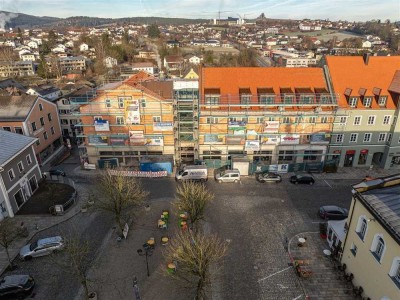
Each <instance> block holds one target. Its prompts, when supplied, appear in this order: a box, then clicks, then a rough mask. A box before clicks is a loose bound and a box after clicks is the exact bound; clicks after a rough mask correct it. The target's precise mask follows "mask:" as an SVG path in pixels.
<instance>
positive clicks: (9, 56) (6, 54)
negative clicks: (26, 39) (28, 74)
mask: <svg viewBox="0 0 400 300" xmlns="http://www.w3.org/2000/svg"><path fill="white" fill-rule="evenodd" d="M18 60H19V57H18V55H17V53H16V52H14V49H13V48H12V47H9V46H1V47H0V61H5V62H7V63H8V64H12V63H14V62H16V61H18Z"/></svg>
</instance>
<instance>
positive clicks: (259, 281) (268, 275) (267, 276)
mask: <svg viewBox="0 0 400 300" xmlns="http://www.w3.org/2000/svg"><path fill="white" fill-rule="evenodd" d="M291 268H292V266H290V267H287V268H285V269H283V270H280V271H278V272H275V273H273V274H271V275H268V276H267V277H264V278H261V279H259V280H258V282H261V281H263V280H265V279H268V278H270V277H272V276H275V275H277V274H279V273H282V272H284V271H286V270H289V269H291Z"/></svg>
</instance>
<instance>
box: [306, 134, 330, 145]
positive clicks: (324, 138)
mask: <svg viewBox="0 0 400 300" xmlns="http://www.w3.org/2000/svg"><path fill="white" fill-rule="evenodd" d="M330 137H331V135H330V134H329V133H325V132H318V133H313V134H311V136H310V144H329V139H330Z"/></svg>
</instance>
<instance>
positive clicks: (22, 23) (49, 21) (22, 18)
mask: <svg viewBox="0 0 400 300" xmlns="http://www.w3.org/2000/svg"><path fill="white" fill-rule="evenodd" d="M2 14H4V15H10V13H9V12H6V11H0V15H2ZM11 15H17V16H16V17H13V18H11V19H10V18H6V20H5V28H6V29H7V28H17V27H20V28H34V27H69V26H77V27H80V26H86V27H89V26H90V27H92V26H101V25H107V24H115V23H119V24H123V23H139V24H154V23H156V24H160V25H169V24H177V25H182V24H197V23H204V22H207V21H208V20H207V19H183V18H160V17H126V18H116V19H112V18H95V17H85V16H77V17H69V18H54V17H37V16H32V15H27V14H22V13H18V14H15V13H11Z"/></svg>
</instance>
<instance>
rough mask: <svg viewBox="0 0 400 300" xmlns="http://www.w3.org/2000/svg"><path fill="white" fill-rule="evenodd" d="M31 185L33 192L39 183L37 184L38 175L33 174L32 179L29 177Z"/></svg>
mask: <svg viewBox="0 0 400 300" xmlns="http://www.w3.org/2000/svg"><path fill="white" fill-rule="evenodd" d="M29 186H30V187H31V191H32V193H33V192H34V191H36V190H37V188H38V184H37V180H36V176H32V177H31V179H29Z"/></svg>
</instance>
